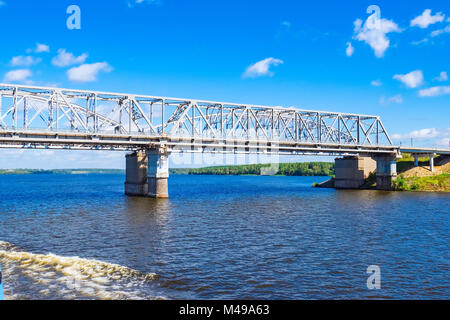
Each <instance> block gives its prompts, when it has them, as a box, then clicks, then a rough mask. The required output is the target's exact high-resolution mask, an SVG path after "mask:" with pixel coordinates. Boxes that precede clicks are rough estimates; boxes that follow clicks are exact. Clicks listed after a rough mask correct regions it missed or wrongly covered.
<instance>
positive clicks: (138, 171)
mask: <svg viewBox="0 0 450 320" xmlns="http://www.w3.org/2000/svg"><path fill="white" fill-rule="evenodd" d="M125 159H126V180H125V194H126V195H128V196H146V195H147V193H148V185H147V154H146V153H145V152H133V153H131V154H127V155H126V156H125Z"/></svg>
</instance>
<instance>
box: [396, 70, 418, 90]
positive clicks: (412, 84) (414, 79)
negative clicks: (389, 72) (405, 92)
mask: <svg viewBox="0 0 450 320" xmlns="http://www.w3.org/2000/svg"><path fill="white" fill-rule="evenodd" d="M393 78H394V79H395V80H399V81H401V82H403V83H404V84H405V85H406V86H407V87H408V88H417V87H418V86H420V85H422V84H423V73H422V71H421V70H415V71H411V72H410V73H407V74H396V75H395V76H394V77H393Z"/></svg>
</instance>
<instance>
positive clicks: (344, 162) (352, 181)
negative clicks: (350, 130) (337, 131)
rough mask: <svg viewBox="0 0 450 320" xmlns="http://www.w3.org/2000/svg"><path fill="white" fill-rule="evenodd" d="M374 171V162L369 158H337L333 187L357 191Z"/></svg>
mask: <svg viewBox="0 0 450 320" xmlns="http://www.w3.org/2000/svg"><path fill="white" fill-rule="evenodd" d="M375 169H376V162H375V161H374V160H373V159H372V158H370V157H356V156H355V157H344V158H337V159H335V182H334V186H335V188H337V189H358V188H360V187H361V186H362V185H363V184H364V179H366V178H367V177H368V176H369V174H370V173H371V172H373V171H375Z"/></svg>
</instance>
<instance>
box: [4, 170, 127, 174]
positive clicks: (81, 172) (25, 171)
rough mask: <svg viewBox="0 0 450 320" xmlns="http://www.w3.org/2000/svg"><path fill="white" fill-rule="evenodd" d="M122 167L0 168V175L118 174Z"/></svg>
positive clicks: (121, 171) (122, 171)
mask: <svg viewBox="0 0 450 320" xmlns="http://www.w3.org/2000/svg"><path fill="white" fill-rule="evenodd" d="M120 173H125V170H122V169H50V170H45V169H0V175H12V174H120Z"/></svg>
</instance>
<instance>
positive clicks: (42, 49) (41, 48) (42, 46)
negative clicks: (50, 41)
mask: <svg viewBox="0 0 450 320" xmlns="http://www.w3.org/2000/svg"><path fill="white" fill-rule="evenodd" d="M34 52H36V53H41V52H50V47H49V46H48V45H46V44H42V43H37V44H36V49H34Z"/></svg>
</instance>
